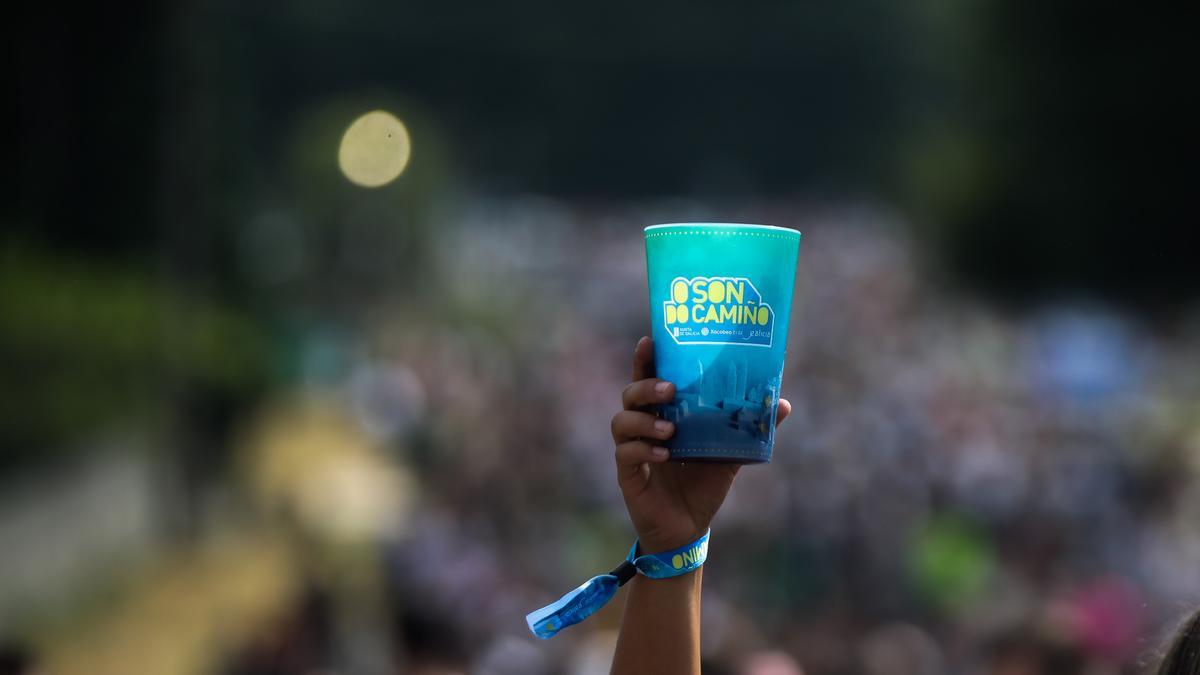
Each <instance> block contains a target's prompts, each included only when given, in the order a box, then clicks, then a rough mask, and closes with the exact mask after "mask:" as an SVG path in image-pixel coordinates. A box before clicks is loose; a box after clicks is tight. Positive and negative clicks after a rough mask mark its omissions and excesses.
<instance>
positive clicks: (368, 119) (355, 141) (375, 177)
mask: <svg viewBox="0 0 1200 675" xmlns="http://www.w3.org/2000/svg"><path fill="white" fill-rule="evenodd" d="M411 155H412V141H411V140H410V139H409V136H408V129H406V128H405V127H404V123H403V122H401V121H400V120H398V119H396V117H395V115H392V114H391V113H389V112H386V111H383V110H372V111H371V112H369V113H367V114H365V115H363V116H362V117H359V118H358V119H356V120H354V122H353V123H352V124H351V125H350V126H349V128H347V129H346V133H344V134H342V144H341V145H340V146H339V147H338V167H340V168H341V170H342V173H343V174H345V176H346V179H347V180H349V181H350V182H351V183H354V184H355V185H361V186H362V187H371V188H374V187H380V186H383V185H387V184H388V183H390V182H392V181H394V180H396V177H397V176H399V175H400V174H401V173H403V172H404V168H405V167H406V166H408V159H409V157H410V156H411Z"/></svg>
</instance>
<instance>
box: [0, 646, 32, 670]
mask: <svg viewBox="0 0 1200 675" xmlns="http://www.w3.org/2000/svg"><path fill="white" fill-rule="evenodd" d="M37 672H38V671H37V668H36V664H35V659H34V656H33V652H32V651H30V650H29V649H28V648H27V647H25V646H24V645H22V644H19V643H16V642H4V641H0V675H36V674H37Z"/></svg>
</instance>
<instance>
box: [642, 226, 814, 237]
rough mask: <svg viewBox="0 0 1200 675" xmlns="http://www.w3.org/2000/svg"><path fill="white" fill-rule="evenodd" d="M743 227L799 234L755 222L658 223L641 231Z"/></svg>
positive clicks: (789, 229) (785, 228)
mask: <svg viewBox="0 0 1200 675" xmlns="http://www.w3.org/2000/svg"><path fill="white" fill-rule="evenodd" d="M713 226H717V227H744V228H749V229H752V230H776V231H779V232H791V233H792V234H797V235H798V234H800V230H795V229H792V228H790V227H779V226H778V225H759V224H757V223H661V224H658V225H647V226H646V227H644V228H642V231H643V232H650V231H651V230H658V229H663V228H667V227H713Z"/></svg>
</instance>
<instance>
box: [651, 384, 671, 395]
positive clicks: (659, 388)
mask: <svg viewBox="0 0 1200 675" xmlns="http://www.w3.org/2000/svg"><path fill="white" fill-rule="evenodd" d="M670 388H671V383H670V382H659V383H658V384H656V385H654V391H655V392H656V393H659V394H666V393H667V390H668V389H670Z"/></svg>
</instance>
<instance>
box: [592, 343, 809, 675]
mask: <svg viewBox="0 0 1200 675" xmlns="http://www.w3.org/2000/svg"><path fill="white" fill-rule="evenodd" d="M632 380H633V381H632V382H631V383H630V384H629V385H628V386H626V387H625V390H624V392H623V393H622V396H621V399H622V406H623V408H624V409H623V410H622V411H620V412H618V413H617V414H616V415H615V416H614V417H613V421H612V434H613V442H614V443H615V444H616V462H617V484H618V485H619V486H620V488H621V495H622V496H623V497H624V500H625V507H626V509H627V510H628V511H629V518H630V520H631V521H632V522H633V526H634V529H635V530H636V531H637V535H638V540H639V542H640V546H641V551H642V552H646V553H656V552H660V551H668V550H671V549H674V548H678V547H680V546H683V545H684V544H687V543H689V542H692V541H695V540H696V539H698V538H699V537H701V536H702V535H703V534H704V533H705V532H706V531H707V530H708V525H709V523H710V522H711V521H712V518H713V516H714V515H716V513H717V510H718V509H720V508H721V504H722V503H724V501H725V496H726V495H727V494H728V493H729V488H730V487H731V486H732V485H733V479H734V477H735V476H736V475H737V472H738V468H739V465H737V464H706V463H702V462H687V463H680V462H669V461H667V460H668V458H669V454H668V453H667V451H666V448H665V447H663V446H662V442H663V441H665V440H666V439H668V438H670V437H671V436H672V435H673V434H674V433H675V427H674V425H673V424H671V423H670V422H668V421H666V420H662V419H659V418H657V417H656V416H655V415H653V414H652V413H651V412H649V410H651V406H653V405H654V404H656V403H665V402H668V401H670V400H671V398H672V397H673V396H674V395H675V386H674V385H673V384H671V383H669V382H665V381H663V380H659V379H657V378H655V377H654V345H653V342H652V341H651V340H650V338H642V339H641V340H640V341H638V344H637V347H636V348H635V350H634V359H633V378H632ZM791 409H792V407H791V404H790V403H788V402H787V401H786V400H783V399H781V400H780V401H779V412H778V414H777V419H776V423H777V424H778V423H779V422H782V421H783V419H784V418H785V417H787V415H788V413H790V412H791ZM702 579H703V568H700V569H697V570H696V571H694V572H691V573H689V574H685V575H682V576H678V577H672V578H669V579H650V578H647V577H645V576H642V575H637V576H635V577H634V578H633V579H631V580H630V581H629V584H628V586H629V596H628V598H627V600H626V604H625V614H624V617H623V618H622V621H621V632H620V635H619V637H618V639H617V650H616V654H615V655H614V657H613V666H612V674H613V675H643V674H646V675H699V673H700V588H701V582H702Z"/></svg>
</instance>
